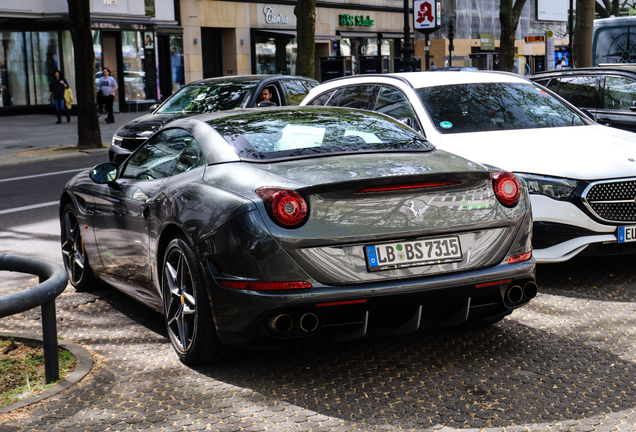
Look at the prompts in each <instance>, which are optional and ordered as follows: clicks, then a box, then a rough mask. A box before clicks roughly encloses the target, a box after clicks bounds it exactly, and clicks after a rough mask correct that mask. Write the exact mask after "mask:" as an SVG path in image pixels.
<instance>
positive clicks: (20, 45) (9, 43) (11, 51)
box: [0, 32, 48, 107]
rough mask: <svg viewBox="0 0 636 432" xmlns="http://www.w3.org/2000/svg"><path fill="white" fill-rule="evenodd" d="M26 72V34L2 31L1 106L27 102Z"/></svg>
mask: <svg viewBox="0 0 636 432" xmlns="http://www.w3.org/2000/svg"><path fill="white" fill-rule="evenodd" d="M24 72H25V71H24V35H23V34H22V33H18V32H0V79H1V80H2V98H1V105H0V106H3V107H10V106H13V105H26V104H27V99H26V95H27V93H26V92H27V88H26V83H27V80H26V74H25V73H24ZM47 91H48V89H47Z"/></svg>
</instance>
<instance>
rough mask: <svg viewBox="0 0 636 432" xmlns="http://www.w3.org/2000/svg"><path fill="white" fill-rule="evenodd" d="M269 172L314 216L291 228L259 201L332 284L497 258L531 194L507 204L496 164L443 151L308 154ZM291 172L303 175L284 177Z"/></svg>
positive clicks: (304, 262) (303, 258)
mask: <svg viewBox="0 0 636 432" xmlns="http://www.w3.org/2000/svg"><path fill="white" fill-rule="evenodd" d="M326 159H328V161H326ZM264 171H267V172H268V174H269V175H266V176H265V177H266V178H267V177H269V178H268V179H266V180H264V181H265V184H267V186H269V187H275V188H280V189H284V190H293V191H295V192H297V193H298V194H299V195H300V196H301V197H302V198H303V199H304V200H305V202H306V204H307V212H308V215H307V216H306V219H305V221H304V222H303V223H302V224H301V225H299V226H298V227H292V228H290V227H285V226H282V225H281V224H280V223H277V221H276V217H275V216H274V215H273V214H272V209H271V204H270V203H268V202H266V201H264V202H260V203H258V202H257V207H258V209H259V212H260V213H261V216H262V217H263V219H264V220H265V221H266V224H267V226H268V228H269V229H270V232H271V233H272V235H273V236H274V237H275V238H276V239H277V240H278V242H279V243H280V244H281V246H282V247H283V248H284V249H285V250H286V251H287V253H288V254H289V255H290V256H291V257H292V258H293V259H294V260H296V262H297V263H299V265H300V266H301V267H302V268H303V270H304V271H306V272H307V273H308V274H310V275H311V276H312V277H313V278H314V279H316V280H317V281H320V282H322V283H326V284H345V283H356V282H362V281H365V282H369V281H379V280H383V279H387V278H389V279H395V278H400V277H413V276H417V275H424V274H435V273H439V272H447V271H460V270H465V269H470V268H476V267H483V266H488V265H493V264H495V263H498V262H500V261H501V260H502V259H503V257H504V255H505V253H506V252H507V249H508V246H509V245H510V243H511V242H512V240H513V237H514V233H515V232H516V228H517V227H518V225H519V224H520V221H521V220H522V219H523V217H524V215H525V213H526V211H527V202H526V200H527V198H526V196H525V194H522V195H523V196H522V199H521V201H520V202H519V204H517V206H515V207H514V208H506V207H503V206H502V205H500V204H499V202H498V200H497V197H496V196H495V194H494V190H493V187H492V180H491V174H490V172H489V171H487V170H486V169H484V168H483V167H481V166H479V165H475V164H471V163H469V162H467V161H465V160H464V159H461V158H457V157H456V156H454V155H451V154H448V153H445V152H441V151H437V152H434V153H427V154H418V155H408V156H402V155H393V156H392V157H387V156H386V155H384V156H383V157H379V156H377V155H362V156H357V157H356V158H355V159H349V158H348V157H337V158H336V157H332V158H324V159H320V160H319V162H317V160H316V159H314V160H302V161H295V162H293V163H292V162H286V163H281V164H272V165H270V166H268V167H266V169H264ZM270 176H271V177H270ZM276 177H279V178H281V180H280V182H279V183H277V182H276V180H275V178H276ZM283 177H284V178H285V179H286V180H289V179H290V178H292V179H293V180H294V181H293V183H292V184H288V185H287V186H285V185H284V182H283V180H282V178H283ZM312 180H313V181H312ZM294 184H295V185H294ZM261 204H262V205H261Z"/></svg>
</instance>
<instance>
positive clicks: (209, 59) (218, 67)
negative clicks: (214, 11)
mask: <svg viewBox="0 0 636 432" xmlns="http://www.w3.org/2000/svg"><path fill="white" fill-rule="evenodd" d="M221 46H222V41H221V29H218V28H210V27H201V48H202V50H201V51H202V57H203V59H202V60H203V78H213V77H220V76H223V52H222V51H221Z"/></svg>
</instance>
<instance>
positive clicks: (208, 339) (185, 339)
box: [161, 236, 230, 364]
mask: <svg viewBox="0 0 636 432" xmlns="http://www.w3.org/2000/svg"><path fill="white" fill-rule="evenodd" d="M161 287H162V291H163V307H164V315H165V318H166V326H167V329H168V336H169V338H170V342H171V343H172V347H173V348H174V350H175V351H176V353H177V355H178V356H179V358H180V359H181V361H182V362H183V363H185V364H202V363H210V362H215V361H220V360H224V359H225V358H227V357H229V354H230V349H229V348H228V347H225V346H223V345H221V344H220V343H219V340H218V338H217V336H216V330H215V328H214V320H213V319H212V312H211V309H210V303H209V300H208V296H207V293H206V291H205V283H204V280H203V275H202V273H201V270H200V269H199V266H198V265H197V261H196V257H195V255H194V252H193V251H192V249H191V247H190V245H189V244H188V242H187V240H186V239H185V237H183V236H177V237H175V238H174V239H173V240H172V241H171V242H170V244H168V247H167V248H166V253H165V255H164V260H163V271H162V281H161Z"/></svg>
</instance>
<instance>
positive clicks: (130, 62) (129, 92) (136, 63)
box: [121, 31, 147, 101]
mask: <svg viewBox="0 0 636 432" xmlns="http://www.w3.org/2000/svg"><path fill="white" fill-rule="evenodd" d="M121 37H122V57H123V60H124V88H125V92H126V100H127V101H134V100H145V99H147V98H146V72H145V71H144V46H143V38H142V35H141V33H140V32H137V31H124V32H121Z"/></svg>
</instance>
